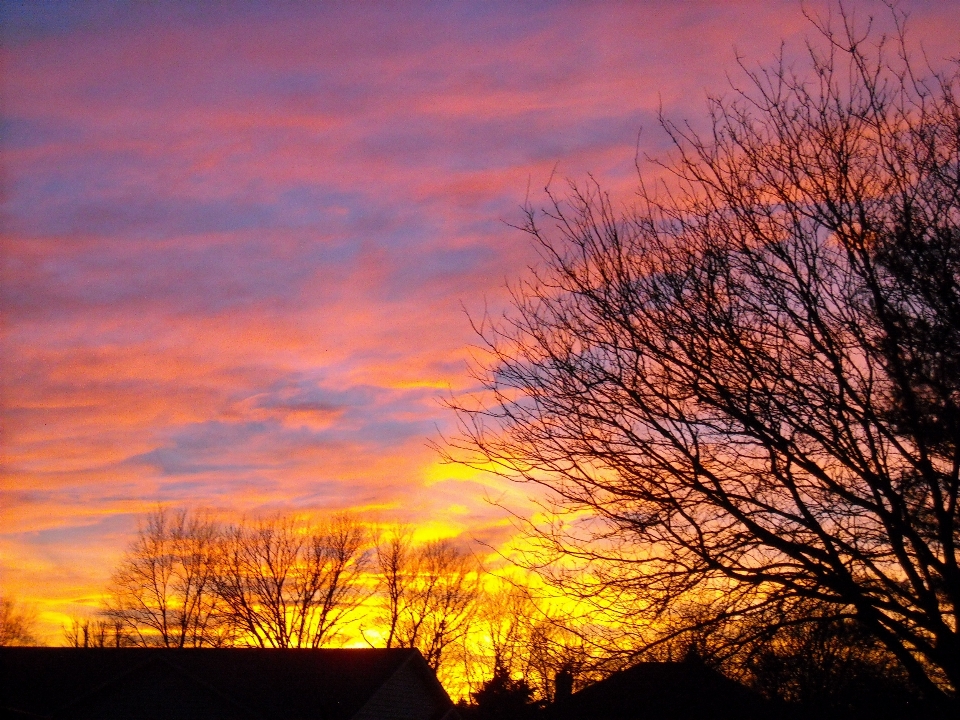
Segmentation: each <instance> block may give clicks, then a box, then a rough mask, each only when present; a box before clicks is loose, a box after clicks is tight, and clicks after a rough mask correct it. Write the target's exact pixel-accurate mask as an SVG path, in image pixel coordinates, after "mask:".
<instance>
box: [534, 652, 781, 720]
mask: <svg viewBox="0 0 960 720" xmlns="http://www.w3.org/2000/svg"><path fill="white" fill-rule="evenodd" d="M558 689H559V688H558ZM563 695H564V693H558V696H559V697H558V700H557V702H556V703H554V705H553V706H552V707H551V708H549V710H548V711H547V715H548V716H549V720H600V719H602V720H747V719H753V718H767V717H771V710H772V709H773V708H772V707H771V705H770V704H768V703H767V702H765V701H764V700H763V699H762V698H760V697H759V696H757V695H755V694H754V693H753V692H751V691H750V690H748V689H747V688H745V687H743V686H742V685H740V684H739V683H736V682H734V681H733V680H730V679H729V678H726V677H724V676H723V675H721V674H720V673H718V672H716V671H715V670H712V669H711V668H709V667H707V666H706V665H705V664H704V663H703V662H702V661H701V660H700V659H699V658H698V657H696V656H691V657H688V658H687V659H686V660H684V661H682V662H640V663H637V664H636V665H633V666H631V667H629V668H627V669H625V670H621V671H619V672H615V673H613V674H612V675H610V676H609V677H607V678H605V679H603V680H601V681H600V682H597V683H594V684H593V685H588V686H587V687H585V688H583V689H582V690H580V691H579V692H576V693H573V694H572V695H569V696H566V697H563ZM776 714H777V713H774V716H775V715H776Z"/></svg>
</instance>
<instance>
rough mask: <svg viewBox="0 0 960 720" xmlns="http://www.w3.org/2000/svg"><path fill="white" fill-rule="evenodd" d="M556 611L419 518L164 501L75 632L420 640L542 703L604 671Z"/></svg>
mask: <svg viewBox="0 0 960 720" xmlns="http://www.w3.org/2000/svg"><path fill="white" fill-rule="evenodd" d="M554 615H555V613H552V612H551V611H550V610H549V609H548V608H546V607H545V606H544V605H543V604H538V603H537V602H535V600H534V598H533V596H532V595H531V593H530V592H529V590H528V589H526V588H524V587H521V586H518V585H516V584H512V583H509V582H504V581H503V580H502V579H500V578H497V577H494V576H493V575H490V574H489V573H487V572H486V571H485V570H484V568H483V566H482V563H481V562H480V561H479V559H478V558H477V557H476V556H475V555H474V554H473V553H472V552H470V551H469V550H468V549H466V548H465V547H462V546H461V545H459V544H457V543H456V542H454V541H452V540H433V541H428V542H417V541H416V540H415V537H414V533H413V529H412V528H410V527H405V526H399V525H393V526H372V525H369V524H366V523H364V522H361V521H360V520H359V519H358V518H356V517H355V516H352V515H348V514H342V515H336V516H332V517H328V518H325V519H323V520H320V521H315V520H307V519H304V518H301V517H297V516H292V515H288V516H282V515H278V516H273V517H269V518H264V519H257V520H253V521H243V522H239V523H224V522H221V521H219V520H218V519H217V518H215V517H213V516H211V515H205V514H203V513H198V512H190V511H188V510H185V509H177V510H169V509H158V510H157V511H155V512H152V513H150V514H149V515H148V516H147V517H145V518H144V520H143V521H142V522H141V525H140V528H139V530H138V533H137V536H136V537H135V539H134V540H133V541H132V542H131V544H130V546H129V547H128V548H127V550H126V552H125V553H124V555H123V557H122V559H121V560H120V562H119V564H118V566H117V567H116V568H115V569H114V571H113V573H112V575H111V579H110V583H109V585H108V587H107V588H106V593H105V596H104V601H103V606H102V607H101V608H100V609H99V610H98V611H97V612H96V613H95V614H93V615H92V616H87V617H82V618H80V617H78V618H74V619H72V620H71V621H70V622H69V623H68V624H67V625H66V626H65V627H64V636H65V639H66V641H67V643H68V644H69V645H73V646H79V647H112V646H116V647H121V646H150V647H173V648H184V647H236V646H254V647H272V648H317V647H330V646H340V645H344V644H347V643H353V644H356V643H358V642H362V643H364V644H366V645H368V646H370V647H387V648H389V647H405V648H417V649H419V650H420V651H421V652H422V654H423V656H424V658H425V659H426V660H427V662H428V664H429V665H430V666H431V667H432V668H433V669H434V670H435V671H437V672H438V675H439V676H440V677H441V679H442V680H447V681H448V684H449V685H451V687H453V686H456V687H465V688H468V689H473V690H475V689H477V688H480V687H481V686H482V685H483V684H484V683H486V682H488V681H489V679H490V678H491V677H493V676H497V675H498V674H499V676H504V675H507V676H510V677H514V678H523V687H524V688H526V690H525V691H524V692H526V697H527V698H528V700H529V701H530V702H536V701H549V700H551V699H552V697H553V688H554V679H555V676H556V674H557V673H558V672H562V671H563V669H564V668H567V667H572V666H574V665H576V666H577V667H582V668H584V669H586V668H587V667H588V666H591V663H589V662H587V661H586V658H587V657H588V656H589V654H590V652H589V650H588V647H587V644H586V643H585V642H584V640H583V638H582V637H580V636H578V635H577V634H576V633H573V632H571V631H569V630H568V629H565V628H564V627H563V625H562V623H560V622H559V620H558V619H557V618H556V617H554ZM588 676H589V672H587V671H586V670H585V672H584V674H583V677H584V678H586V677H588Z"/></svg>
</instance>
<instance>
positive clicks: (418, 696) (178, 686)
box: [0, 647, 453, 720]
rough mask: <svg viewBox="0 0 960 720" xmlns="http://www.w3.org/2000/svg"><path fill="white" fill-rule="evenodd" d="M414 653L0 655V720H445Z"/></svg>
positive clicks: (441, 694)
mask: <svg viewBox="0 0 960 720" xmlns="http://www.w3.org/2000/svg"><path fill="white" fill-rule="evenodd" d="M452 707H453V706H452V704H451V702H450V698H449V697H448V696H447V693H446V691H444V689H443V687H442V686H441V685H440V683H439V682H438V681H437V678H436V676H435V675H434V673H433V671H432V670H431V669H430V668H429V666H428V665H427V663H426V662H425V661H424V659H423V656H422V655H421V654H420V653H419V651H417V650H404V649H391V650H381V649H356V650H353V649H351V650H326V649H322V650H274V649H257V648H229V649H168V648H34V647H16V648H14V647H6V648H0V708H2V710H3V713H4V715H5V717H6V718H11V719H13V718H19V719H22V720H27V719H29V718H51V719H52V720H61V719H63V720H86V719H88V718H89V719H93V718H98V719H99V720H113V719H114V718H116V720H121V719H122V720H141V719H142V720H167V719H168V718H169V719H171V720H172V719H173V718H176V719H177V720H194V719H196V720H201V718H202V720H220V719H222V720H228V719H229V720H281V718H282V719H283V720H444V719H445V718H446V719H447V720H449V718H447V716H448V715H450V716H451V717H452V715H451V713H452Z"/></svg>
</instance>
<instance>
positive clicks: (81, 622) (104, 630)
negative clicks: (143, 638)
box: [63, 617, 130, 648]
mask: <svg viewBox="0 0 960 720" xmlns="http://www.w3.org/2000/svg"><path fill="white" fill-rule="evenodd" d="M63 638H64V640H66V643H67V645H68V646H69V647H97V648H103V647H124V646H125V645H129V644H130V642H129V640H128V638H127V635H126V632H125V629H124V623H123V622H122V621H121V620H119V619H116V618H106V617H96V618H93V619H91V618H78V617H73V618H71V619H70V621H69V623H68V624H66V625H64V626H63Z"/></svg>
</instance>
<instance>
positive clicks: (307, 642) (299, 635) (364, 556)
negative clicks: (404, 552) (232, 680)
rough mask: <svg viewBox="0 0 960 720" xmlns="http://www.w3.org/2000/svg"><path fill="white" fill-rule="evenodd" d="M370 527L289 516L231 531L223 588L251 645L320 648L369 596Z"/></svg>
mask: <svg viewBox="0 0 960 720" xmlns="http://www.w3.org/2000/svg"><path fill="white" fill-rule="evenodd" d="M366 544H367V540H366V532H365V530H364V528H363V526H362V525H361V524H360V523H359V522H357V521H356V520H355V519H353V518H351V517H348V516H338V517H336V518H334V519H332V520H330V521H328V522H325V523H323V524H321V525H319V526H316V527H315V526H312V525H310V524H309V523H303V522H298V521H296V520H293V519H288V518H275V519H272V520H261V521H259V522H255V523H253V524H240V525H238V526H236V527H233V528H231V529H230V530H229V531H228V532H227V533H226V534H225V536H224V540H223V543H222V549H221V554H220V564H219V573H218V575H217V580H216V588H217V592H218V594H219V597H220V598H221V599H222V600H223V602H224V603H225V605H226V606H227V610H226V614H227V615H228V617H229V619H230V622H231V623H232V625H233V627H234V628H235V630H236V631H237V633H238V634H239V635H240V636H241V637H243V638H245V642H248V643H252V644H255V645H259V646H260V647H280V648H286V647H320V646H321V645H325V644H328V643H330V642H331V641H333V640H334V639H335V637H336V635H337V633H338V632H339V631H340V630H341V629H342V626H343V624H344V622H345V621H346V620H347V619H348V617H349V615H350V614H351V613H352V612H354V611H355V610H356V609H357V608H358V607H359V606H360V604H361V603H362V602H363V600H364V598H365V597H366V596H367V595H368V594H369V593H368V592H367V591H366V590H365V589H364V587H363V584H362V583H361V578H362V574H363V573H364V571H365V569H366V566H367V561H368V552H367V551H366Z"/></svg>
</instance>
